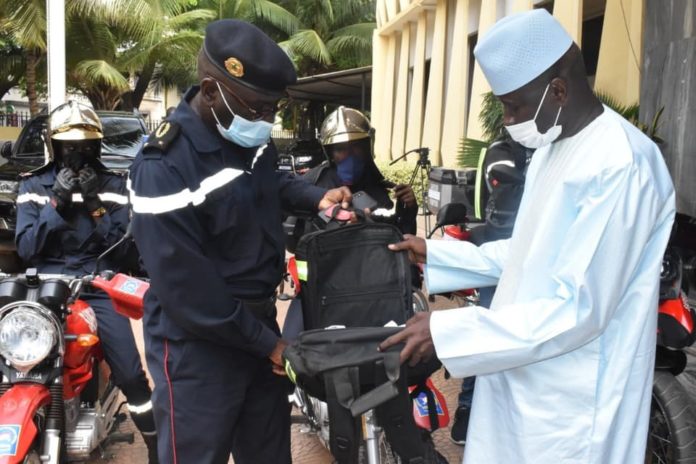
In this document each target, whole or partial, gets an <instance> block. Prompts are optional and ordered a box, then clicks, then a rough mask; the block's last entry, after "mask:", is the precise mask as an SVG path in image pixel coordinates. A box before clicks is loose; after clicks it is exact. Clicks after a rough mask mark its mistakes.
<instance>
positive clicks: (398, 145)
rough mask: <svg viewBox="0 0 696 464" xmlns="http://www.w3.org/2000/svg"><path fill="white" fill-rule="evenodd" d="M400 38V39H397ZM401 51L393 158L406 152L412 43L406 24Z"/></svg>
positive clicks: (395, 99) (393, 135)
mask: <svg viewBox="0 0 696 464" xmlns="http://www.w3.org/2000/svg"><path fill="white" fill-rule="evenodd" d="M397 40H399V39H397ZM400 40H401V52H400V54H399V69H398V71H397V72H398V74H397V76H396V94H395V96H394V97H395V98H394V123H393V127H394V128H393V130H392V140H391V159H395V158H398V157H399V156H401V155H403V154H404V143H405V141H406V103H407V98H408V68H409V62H408V58H409V54H410V53H409V51H410V45H411V27H410V26H409V25H408V24H406V25H405V27H404V28H403V30H402V31H401V38H400Z"/></svg>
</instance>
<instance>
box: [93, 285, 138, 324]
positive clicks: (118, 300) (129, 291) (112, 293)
mask: <svg viewBox="0 0 696 464" xmlns="http://www.w3.org/2000/svg"><path fill="white" fill-rule="evenodd" d="M92 285H93V286H94V287H96V288H99V289H101V290H103V291H105V292H106V293H107V294H108V295H109V297H110V298H111V301H112V302H113V303H114V307H115V308H116V311H117V312H118V313H119V314H123V315H124V316H126V317H129V318H131V319H140V318H142V317H143V298H144V297H145V293H146V292H147V290H148V289H149V288H150V284H149V283H148V282H145V281H143V280H140V279H136V278H134V277H131V276H127V275H125V274H116V275H115V276H113V277H112V278H111V279H110V280H106V279H103V278H101V277H96V278H95V279H94V280H93V281H92Z"/></svg>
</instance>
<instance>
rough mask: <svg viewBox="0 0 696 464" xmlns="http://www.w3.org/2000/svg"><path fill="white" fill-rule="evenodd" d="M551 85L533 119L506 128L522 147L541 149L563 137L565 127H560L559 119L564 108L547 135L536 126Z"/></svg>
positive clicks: (547, 86) (545, 91) (546, 90)
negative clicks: (562, 132)
mask: <svg viewBox="0 0 696 464" xmlns="http://www.w3.org/2000/svg"><path fill="white" fill-rule="evenodd" d="M550 85H551V84H547V85H546V89H545V90H544V95H542V96H541V101H540V102H539V106H538V107H537V110H536V113H535V114H534V118H533V119H530V120H529V121H525V122H521V123H519V124H513V125H512V126H505V129H507V131H508V133H509V134H510V137H512V140H514V141H515V142H517V143H519V144H520V145H522V146H525V147H527V148H534V149H536V148H541V147H544V146H546V145H548V144H550V143H551V142H553V141H554V140H556V139H557V138H558V136H560V135H561V131H562V130H563V126H560V125H558V117H559V116H560V115H561V110H562V109H563V107H560V108H558V113H557V114H556V120H555V121H554V122H553V126H551V127H550V128H549V130H547V131H546V133H544V134H542V133H541V132H539V128H538V127H537V124H536V118H537V116H539V110H541V105H542V104H543V103H544V99H545V98H546V93H547V92H548V91H549V86H550Z"/></svg>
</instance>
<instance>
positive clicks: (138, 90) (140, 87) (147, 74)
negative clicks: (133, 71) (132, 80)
mask: <svg viewBox="0 0 696 464" xmlns="http://www.w3.org/2000/svg"><path fill="white" fill-rule="evenodd" d="M156 64H157V61H156V60H154V59H152V58H151V59H149V60H148V62H147V63H145V67H143V70H142V71H141V72H140V77H138V82H137V83H136V84H135V89H133V95H132V97H131V98H132V103H133V108H131V110H133V109H134V108H138V109H139V108H140V103H142V101H143V97H144V96H145V92H147V88H148V87H149V86H150V81H151V80H152V75H153V74H154V73H155V65H156Z"/></svg>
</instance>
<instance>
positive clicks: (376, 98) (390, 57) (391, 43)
mask: <svg viewBox="0 0 696 464" xmlns="http://www.w3.org/2000/svg"><path fill="white" fill-rule="evenodd" d="M377 40H379V41H386V44H385V46H382V47H380V48H381V49H382V50H381V53H380V55H381V57H382V59H381V63H380V66H379V67H380V69H379V70H378V74H373V76H372V102H373V105H372V106H373V108H374V107H378V108H379V112H378V114H377V116H376V121H375V119H373V121H372V122H373V126H374V128H375V131H376V132H375V154H376V155H377V157H378V158H379V159H389V157H390V154H391V150H390V148H389V145H390V144H391V133H392V120H393V116H394V74H395V69H394V67H395V61H396V58H395V56H396V36H395V35H391V36H389V37H386V38H382V37H380V36H379V35H377V33H376V32H375V35H374V36H373V43H372V46H373V54H374V46H375V42H376V41H377ZM373 70H374V68H373ZM375 82H380V83H379V84H378V85H377V86H375ZM377 102H378V103H377Z"/></svg>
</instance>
